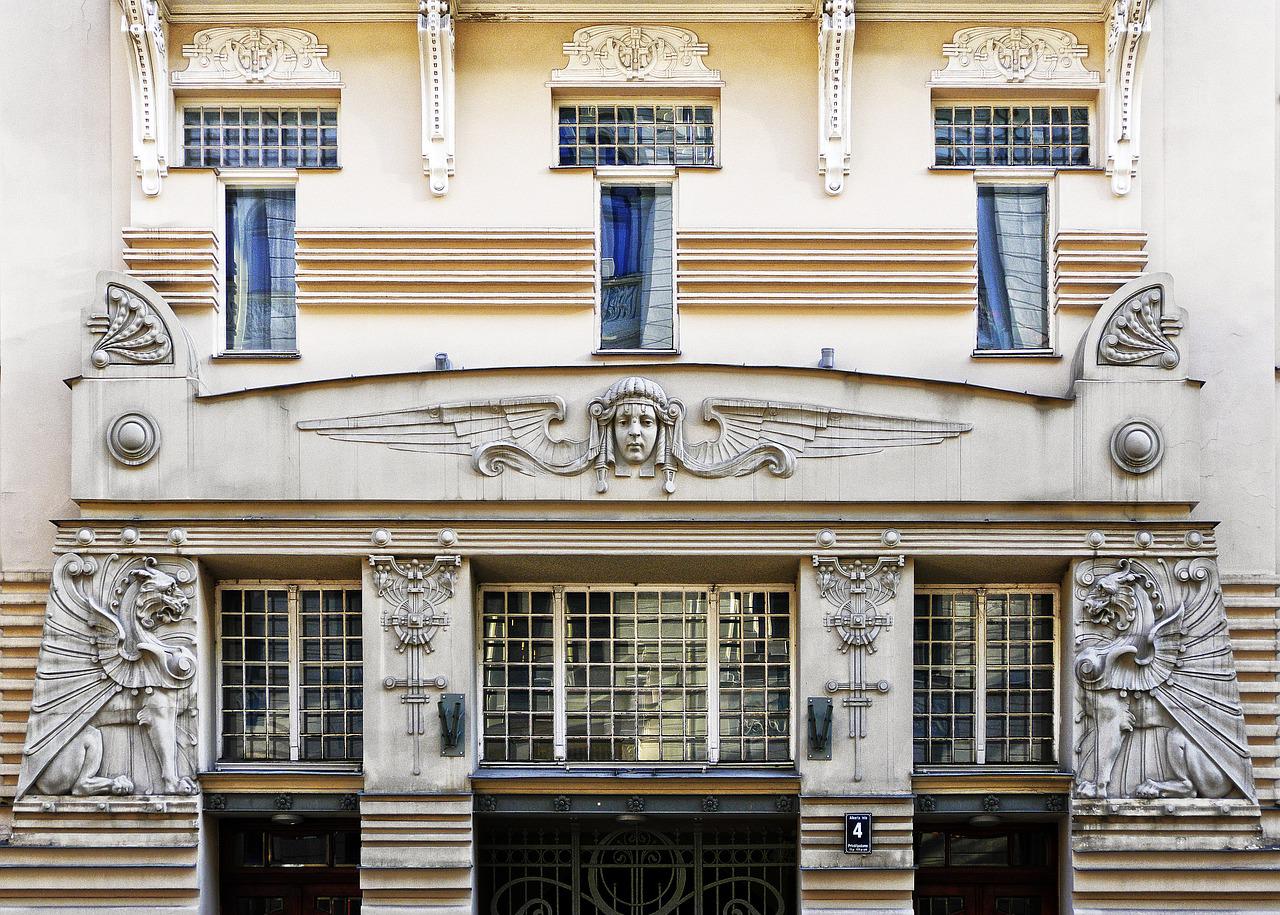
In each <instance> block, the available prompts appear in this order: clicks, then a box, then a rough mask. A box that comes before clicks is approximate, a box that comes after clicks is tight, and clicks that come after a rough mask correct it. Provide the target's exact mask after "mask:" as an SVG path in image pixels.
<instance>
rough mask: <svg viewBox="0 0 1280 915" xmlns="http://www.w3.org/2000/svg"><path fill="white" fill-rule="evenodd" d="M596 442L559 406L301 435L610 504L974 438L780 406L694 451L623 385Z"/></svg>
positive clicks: (483, 407)
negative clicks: (603, 497) (553, 479)
mask: <svg viewBox="0 0 1280 915" xmlns="http://www.w3.org/2000/svg"><path fill="white" fill-rule="evenodd" d="M587 413H588V417H589V420H590V426H589V435H588V438H587V439H586V440H585V441H582V440H575V439H560V438H553V437H552V435H551V433H550V429H549V427H550V424H551V423H558V422H561V421H563V420H564V418H565V405H564V402H563V401H562V400H561V399H560V398H558V397H552V396H549V395H547V396H541V397H512V398H503V399H501V400H485V401H470V402H463V403H447V404H432V405H427V406H422V407H411V408H409V409H406V410H391V411H387V412H385V413H369V414H363V415H358V416H342V417H334V418H332V419H318V420H308V421H304V422H300V423H298V428H299V429H302V430H305V431H311V432H316V433H319V434H320V435H323V436H326V437H328V438H333V439H337V440H338V441H344V442H360V443H375V444H380V445H385V446H387V447H389V448H394V449H396V450H399V451H421V452H426V453H434V454H459V455H465V454H469V455H470V456H471V463H472V466H473V467H474V468H475V470H476V471H477V472H478V473H481V474H484V475H485V476H497V475H499V474H501V473H503V472H504V471H505V470H507V469H508V468H510V469H512V470H515V471H517V472H519V473H523V474H529V475H532V474H536V473H551V474H556V475H558V476H577V475H578V474H581V473H585V472H588V471H591V472H594V473H595V475H596V491H597V492H601V493H603V492H607V491H608V489H609V483H608V475H609V473H610V472H612V473H613V474H614V475H615V476H618V477H630V476H633V475H637V476H639V477H654V476H656V475H658V474H661V476H662V480H663V489H664V490H665V491H666V492H668V493H671V492H674V491H675V488H676V474H677V473H678V472H679V471H681V470H683V471H686V472H688V473H691V474H693V475H694V476H697V477H708V478H723V477H735V476H745V475H748V474H752V473H756V472H757V471H760V470H767V471H768V472H769V473H771V474H773V475H774V476H777V477H790V476H792V475H793V474H794V473H795V470H796V461H797V460H798V459H800V458H832V457H848V456H853V455H864V454H875V453H877V452H880V451H883V450H885V449H887V448H905V447H914V446H922V445H936V444H938V443H940V442H943V441H946V440H947V439H952V438H956V437H957V436H959V435H961V434H963V433H965V432H968V431H969V430H970V429H971V428H972V427H971V426H968V425H965V424H963V423H952V422H940V421H934V420H922V419H916V418H913V417H908V416H886V415H882V414H877V413H857V412H852V411H848V410H840V409H837V408H835V407H823V406H816V405H813V404H800V403H783V402H775V401H768V400H722V399H719V398H710V399H707V400H705V401H703V415H704V417H705V418H706V419H707V420H708V421H709V422H714V423H716V424H717V425H718V426H719V427H720V436H719V438H717V439H715V440H713V441H706V442H689V441H687V440H686V437H685V435H686V433H685V407H684V404H683V403H681V402H680V401H679V400H676V399H675V398H672V397H668V396H667V393H666V391H664V390H663V389H662V387H661V386H660V385H659V384H658V383H657V382H654V381H651V380H649V379H648V378H640V377H637V376H630V377H627V378H622V379H620V380H618V381H616V382H614V384H613V385H611V386H610V387H609V389H608V390H607V391H605V392H604V393H603V394H602V395H601V396H599V397H596V398H593V399H592V400H591V401H590V402H589V403H588V404H587Z"/></svg>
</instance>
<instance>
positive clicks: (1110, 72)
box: [1103, 0, 1156, 197]
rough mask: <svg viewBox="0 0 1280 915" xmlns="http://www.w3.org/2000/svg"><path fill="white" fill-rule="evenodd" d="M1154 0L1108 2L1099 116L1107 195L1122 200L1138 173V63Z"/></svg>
mask: <svg viewBox="0 0 1280 915" xmlns="http://www.w3.org/2000/svg"><path fill="white" fill-rule="evenodd" d="M1155 2H1156V0H1111V6H1110V11H1109V15H1108V20H1107V21H1108V24H1107V63H1106V73H1105V76H1104V79H1105V86H1104V90H1103V112H1104V117H1105V118H1106V142H1107V174H1108V175H1109V176H1110V177H1111V193H1113V194H1115V195H1116V196H1117V197H1123V196H1125V195H1126V194H1128V193H1129V191H1130V190H1132V188H1133V178H1134V176H1135V175H1136V174H1137V170H1138V113H1139V102H1140V98H1139V92H1140V88H1141V87H1140V79H1141V76H1142V61H1143V57H1144V56H1145V51H1146V37H1147V34H1148V33H1149V32H1150V31H1151V8H1152V7H1153V6H1155Z"/></svg>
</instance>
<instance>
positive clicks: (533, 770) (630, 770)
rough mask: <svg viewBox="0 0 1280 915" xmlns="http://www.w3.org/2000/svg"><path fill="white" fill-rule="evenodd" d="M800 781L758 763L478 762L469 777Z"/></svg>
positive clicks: (792, 771)
mask: <svg viewBox="0 0 1280 915" xmlns="http://www.w3.org/2000/svg"><path fill="white" fill-rule="evenodd" d="M690 777H696V778H698V779H700V780H701V779H707V778H722V779H731V778H754V779H772V778H799V777H800V773H799V772H798V771H797V769H796V767H795V763H791V762H785V763H783V762H780V763H760V764H759V765H758V766H755V767H745V766H742V765H733V766H723V765H721V764H720V763H715V764H712V763H706V764H696V763H695V764H692V765H691V764H689V763H665V764H664V763H651V764H649V765H624V764H621V763H567V762H547V763H494V762H484V761H481V763H480V764H479V766H478V767H477V768H476V771H475V773H474V774H472V776H471V778H472V780H473V781H486V780H494V779H497V780H503V779H516V778H557V779H572V778H646V779H647V778H667V779H672V778H690Z"/></svg>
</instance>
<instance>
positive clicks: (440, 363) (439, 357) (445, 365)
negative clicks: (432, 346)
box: [436, 353, 453, 372]
mask: <svg viewBox="0 0 1280 915" xmlns="http://www.w3.org/2000/svg"><path fill="white" fill-rule="evenodd" d="M451 368H453V363H452V362H450V361H449V354H448V353H436V371H437V372H443V371H445V370H446V369H451Z"/></svg>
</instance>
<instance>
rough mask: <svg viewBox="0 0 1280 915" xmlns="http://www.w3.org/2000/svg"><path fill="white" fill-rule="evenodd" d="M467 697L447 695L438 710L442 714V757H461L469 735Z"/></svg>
mask: <svg viewBox="0 0 1280 915" xmlns="http://www.w3.org/2000/svg"><path fill="white" fill-rule="evenodd" d="M465 709H466V697H465V696H463V694H462V693H445V694H444V695H443V696H441V697H440V704H439V705H437V706H436V710H437V711H438V712H439V713H440V755H441V756H461V755H462V754H463V753H464V752H465V751H464V749H463V738H464V737H465V736H466V733H467V716H466V714H465Z"/></svg>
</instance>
